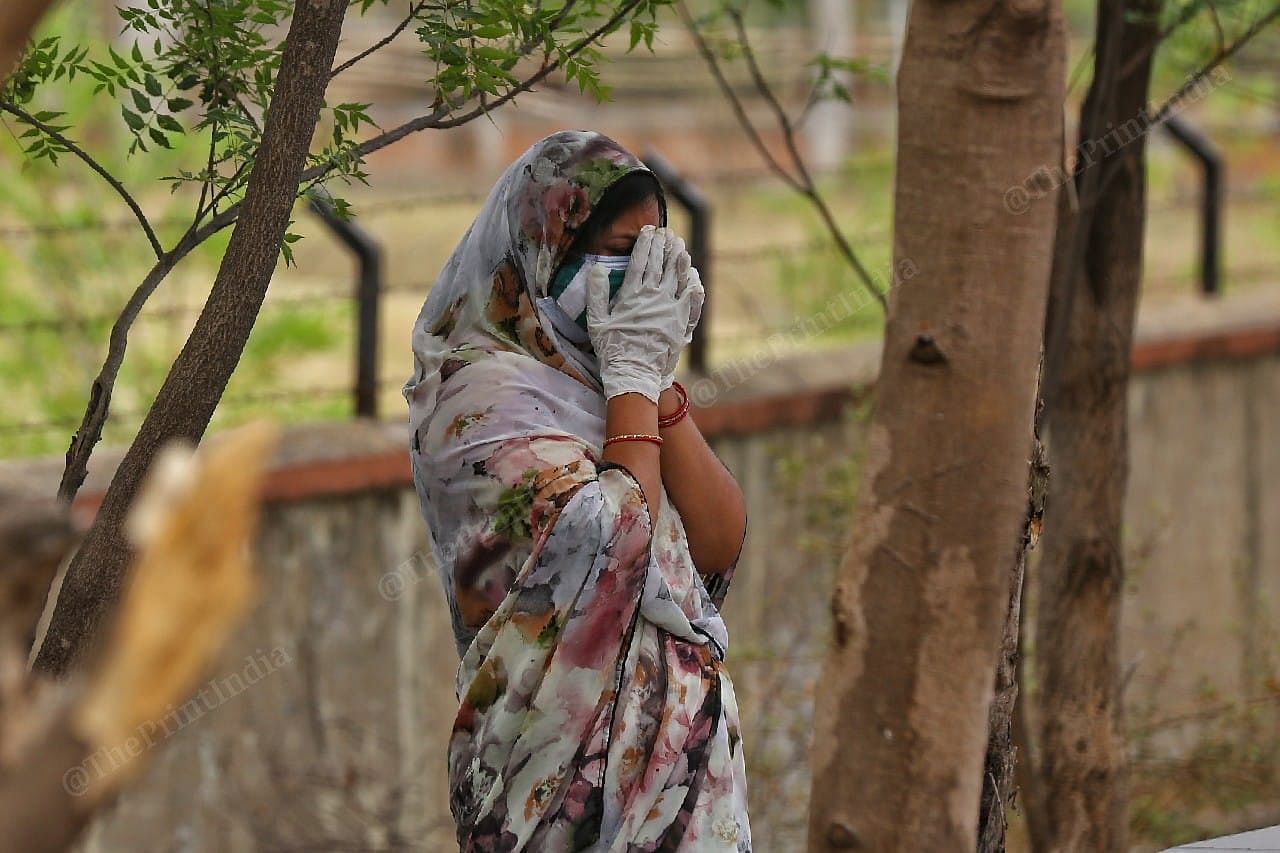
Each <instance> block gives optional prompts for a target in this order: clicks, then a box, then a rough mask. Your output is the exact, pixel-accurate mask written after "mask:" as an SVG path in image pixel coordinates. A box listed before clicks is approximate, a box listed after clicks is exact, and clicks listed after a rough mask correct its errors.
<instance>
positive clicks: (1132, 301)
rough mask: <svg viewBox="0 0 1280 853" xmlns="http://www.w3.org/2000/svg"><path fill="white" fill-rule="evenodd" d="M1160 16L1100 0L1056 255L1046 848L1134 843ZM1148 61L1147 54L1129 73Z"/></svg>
mask: <svg viewBox="0 0 1280 853" xmlns="http://www.w3.org/2000/svg"><path fill="white" fill-rule="evenodd" d="M1157 9H1158V0H1156V2H1152V0H1137V2H1132V0H1130V2H1126V0H1099V4H1098V24H1097V37H1096V51H1095V53H1096V58H1095V69H1094V80H1093V84H1092V86H1091V88H1090V90H1089V94H1088V96H1087V98H1086V100H1085V103H1084V106H1083V108H1082V110H1081V120H1080V132H1079V139H1080V141H1079V143H1078V146H1077V149H1076V150H1077V164H1076V170H1077V171H1076V174H1075V184H1076V188H1077V194H1078V198H1079V207H1078V210H1076V211H1073V210H1071V209H1069V208H1068V207H1066V206H1065V205H1064V206H1062V208H1061V212H1060V217H1059V234H1058V241H1057V246H1056V247H1055V257H1054V280H1053V300H1052V306H1051V313H1050V318H1049V322H1048V339H1047V342H1046V348H1047V350H1048V352H1049V353H1050V356H1051V357H1050V358H1048V359H1047V362H1046V376H1045V388H1046V395H1045V396H1046V425H1047V432H1048V443H1049V460H1050V465H1051V466H1052V468H1053V472H1054V481H1053V495H1052V498H1051V501H1050V506H1049V511H1048V518H1047V520H1046V528H1045V543H1044V554H1043V558H1042V559H1041V561H1040V564H1039V566H1040V572H1041V574H1040V587H1039V589H1040V592H1039V612H1038V618H1037V620H1036V622H1037V628H1036V630H1037V637H1036V640H1037V642H1036V671H1037V673H1039V679H1038V680H1039V683H1040V684H1041V685H1042V688H1041V693H1040V696H1039V701H1038V704H1037V709H1038V712H1039V713H1038V724H1039V734H1040V737H1039V744H1038V746H1039V749H1038V752H1039V755H1040V761H1039V764H1040V767H1039V772H1040V773H1041V777H1042V785H1041V788H1042V790H1043V792H1044V803H1043V807H1044V809H1043V810H1044V813H1045V816H1046V822H1045V826H1044V827H1043V829H1044V830H1045V832H1046V833H1047V839H1045V846H1044V847H1043V848H1042V849H1045V850H1089V851H1122V850H1125V849H1127V846H1128V844H1127V836H1128V826H1127V822H1128V817H1127V792H1126V772H1127V771H1126V761H1125V746H1124V736H1123V731H1122V726H1121V722H1122V718H1121V697H1120V686H1119V684H1120V660H1119V644H1120V636H1119V632H1120V606H1121V596H1122V594H1123V591H1124V563H1123V549H1122V541H1121V530H1122V523H1123V510H1124V493H1125V486H1126V483H1127V479H1128V466H1129V451H1128V437H1127V432H1126V417H1127V411H1126V400H1127V396H1128V383H1129V360H1130V352H1131V350H1132V346H1133V328H1134V317H1135V314H1136V310H1137V303H1138V290H1139V286H1140V284H1141V281H1142V240H1143V230H1144V226H1145V215H1146V211H1145V197H1146V186H1145V176H1144V168H1145V155H1146V123H1145V121H1144V117H1145V108H1146V101H1147V95H1148V88H1149V83H1150V61H1149V57H1150V54H1151V52H1152V49H1153V48H1154V44H1155V42H1156V40H1157V39H1158V28H1157V22H1156V17H1155V12H1156V10H1157ZM1136 55H1145V56H1147V57H1148V58H1147V59H1144V60H1142V61H1140V62H1138V63H1136V65H1135V66H1134V68H1133V70H1132V71H1131V73H1130V74H1129V75H1128V76H1125V77H1121V76H1120V69H1121V68H1122V67H1124V66H1125V65H1126V64H1127V63H1128V62H1129V61H1130V58H1131V57H1134V56H1136ZM1135 122H1137V124H1135ZM1134 130H1138V131H1139V132H1136V133H1134Z"/></svg>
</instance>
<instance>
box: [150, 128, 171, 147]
mask: <svg viewBox="0 0 1280 853" xmlns="http://www.w3.org/2000/svg"><path fill="white" fill-rule="evenodd" d="M147 133H148V134H149V135H150V136H151V139H152V140H153V141H154V142H155V144H156V145H159V146H160V147H161V148H172V147H173V145H172V144H170V142H169V138H168V137H167V136H165V135H164V134H163V133H161V132H160V131H158V130H156V129H155V128H154V127H153V128H151V129H150V130H148V131H147Z"/></svg>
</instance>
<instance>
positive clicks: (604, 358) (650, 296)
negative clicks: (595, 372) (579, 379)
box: [587, 226, 702, 404]
mask: <svg viewBox="0 0 1280 853" xmlns="http://www.w3.org/2000/svg"><path fill="white" fill-rule="evenodd" d="M681 255H684V256H685V260H684V261H683V264H686V265H687V263H688V260H687V253H686V252H684V241H683V240H681V239H680V238H679V237H676V236H675V235H674V234H672V233H671V232H670V231H669V230H668V229H666V228H656V229H655V228H653V227H652V226H645V227H644V228H642V229H641V230H640V234H639V236H638V237H637V238H636V243H635V247H634V248H633V249H632V252H631V264H630V265H629V266H628V267H627V275H626V277H625V278H624V279H623V282H622V287H621V289H619V291H618V295H617V297H616V298H615V300H614V304H613V306H612V307H610V306H609V281H608V274H607V272H606V271H605V270H604V268H603V267H601V266H598V265H593V266H592V267H591V269H590V270H589V271H588V276H587V331H588V334H589V335H590V337H591V345H592V347H593V348H594V349H595V352H596V357H597V359H598V362H599V365H600V380H601V383H602V384H603V385H604V394H605V398H606V399H611V398H613V397H616V396H618V395H619V394H625V393H628V392H636V393H639V394H643V395H644V396H645V397H646V398H648V399H649V400H650V401H651V402H653V403H655V404H656V403H657V401H658V395H659V393H661V391H662V390H663V384H662V383H663V382H664V381H666V374H667V372H668V370H669V366H674V364H675V363H676V362H677V361H678V360H679V357H680V352H681V351H682V350H683V349H684V347H685V346H686V345H687V343H688V339H689V338H690V337H691V333H692V327H691V324H690V318H691V317H695V319H694V320H693V323H694V324H696V322H697V321H696V315H697V314H700V312H701V307H702V286H701V283H696V286H694V285H695V282H694V281H692V280H691V278H690V276H689V271H690V270H691V267H687V266H686V267H685V268H684V272H683V274H682V273H681V265H682V262H681V261H680V257H681ZM682 280H683V282H682ZM695 303H696V305H695ZM672 372H674V371H672ZM667 385H668V386H669V385H670V382H668V383H667Z"/></svg>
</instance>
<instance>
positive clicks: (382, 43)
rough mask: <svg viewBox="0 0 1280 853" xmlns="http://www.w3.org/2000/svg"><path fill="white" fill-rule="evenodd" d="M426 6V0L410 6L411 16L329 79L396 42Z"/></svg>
mask: <svg viewBox="0 0 1280 853" xmlns="http://www.w3.org/2000/svg"><path fill="white" fill-rule="evenodd" d="M426 5H427V2H426V0H421V2H418V3H411V4H409V14H407V15H405V16H404V20H403V21H401V22H400V23H399V24H397V25H396V28H395V29H394V30H392V31H391V32H389V33H387V35H386V36H384V37H383V38H381V39H379V40H378V41H376V42H374V43H373V44H372V45H371V46H370V47H368V48H366V49H365V50H362V51H361V52H360V53H357V54H356V55H355V56H353V57H351V58H350V59H348V60H347V61H346V62H344V63H342V64H341V65H339V66H338V67H337V68H334V69H333V70H332V71H330V72H329V79H330V80H332V79H333V78H334V77H337V76H338V75H339V74H341V73H342V72H343V71H346V70H347V69H348V68H350V67H351V66H353V65H355V64H356V63H357V62H359V61H360V60H362V59H364V58H365V57H367V56H369V55H370V54H372V53H375V52H376V51H379V50H381V49H382V48H384V47H386V46H387V45H389V44H391V43H392V42H393V41H395V40H396V39H397V38H399V37H400V34H401V33H402V32H404V30H405V27H407V26H409V24H410V23H412V22H413V19H414V18H415V17H416V16H417V14H418V13H419V12H421V11H422V10H423V9H424V8H425V7H426Z"/></svg>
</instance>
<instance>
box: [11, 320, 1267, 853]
mask: <svg viewBox="0 0 1280 853" xmlns="http://www.w3.org/2000/svg"><path fill="white" fill-rule="evenodd" d="M1277 317H1280V314H1276V315H1273V320H1272V321H1269V322H1265V323H1261V324H1259V323H1258V322H1256V318H1255V322H1254V323H1253V324H1252V325H1248V326H1243V327H1236V326H1232V327H1230V328H1224V327H1223V326H1222V324H1221V323H1219V322H1216V321H1215V323H1216V324H1215V325H1212V327H1207V328H1195V329H1185V328H1183V329H1175V330H1173V331H1169V330H1167V329H1166V330H1165V331H1164V332H1163V333H1160V332H1159V330H1156V332H1151V331H1150V330H1148V331H1147V332H1144V335H1143V337H1142V338H1141V343H1140V344H1139V346H1138V347H1137V349H1136V350H1135V353H1134V363H1135V367H1136V368H1137V372H1136V374H1135V377H1134V383H1133V390H1132V395H1131V403H1130V430H1131V438H1132V447H1133V465H1132V476H1131V484H1130V490H1129V496H1128V502H1127V509H1126V535H1127V551H1128V564H1129V580H1128V583H1127V586H1126V602H1125V610H1124V624H1123V632H1124V633H1123V655H1124V661H1125V664H1126V672H1127V682H1126V694H1125V701H1126V706H1127V708H1129V710H1130V712H1131V716H1132V719H1131V728H1135V729H1136V730H1138V733H1137V736H1136V737H1135V747H1134V750H1135V760H1136V762H1137V763H1136V764H1135V768H1136V771H1135V772H1136V773H1138V774H1141V773H1142V772H1144V771H1143V769H1142V768H1143V767H1144V766H1147V765H1145V764H1143V762H1147V763H1148V764H1150V766H1151V767H1156V768H1158V767H1161V766H1164V765H1166V764H1168V763H1169V762H1176V761H1180V760H1182V758H1183V757H1185V756H1186V755H1188V754H1189V753H1194V751H1195V749H1196V748H1197V747H1198V746H1200V745H1202V744H1204V743H1205V742H1206V739H1207V738H1210V737H1213V736H1214V735H1213V730H1212V727H1213V725H1214V724H1215V721H1216V720H1218V719H1219V718H1218V717H1215V716H1214V714H1213V713H1210V711H1212V710H1213V709H1214V708H1219V709H1220V708H1222V707H1226V706H1230V707H1231V708H1238V707H1260V708H1263V709H1274V704H1275V703H1274V698H1275V693H1274V691H1275V689H1276V683H1277V682H1276V676H1277V672H1278V669H1277V653H1278V652H1280V644H1278V643H1277V633H1276V626H1277V624H1278V623H1277V622H1276V617H1277V613H1276V612H1275V609H1276V603H1277V601H1280V598H1278V597H1277V593H1278V592H1280V524H1277V523H1276V522H1277V521H1280V443H1277V442H1276V440H1275V436H1277V435H1280V321H1277V320H1275V319H1274V318H1277ZM877 351H878V347H870V348H867V347H859V348H853V349H848V350H829V351H826V352H822V353H816V354H813V353H811V354H807V355H794V356H788V357H783V356H781V355H778V356H777V357H770V358H762V359H760V360H759V364H753V365H746V366H744V365H736V366H730V368H727V369H725V370H721V371H719V373H718V376H719V384H718V385H716V386H715V388H714V393H712V392H713V387H712V386H711V385H706V384H704V385H702V386H700V387H701V393H702V394H703V395H704V397H703V398H704V399H706V398H711V397H714V398H715V401H714V403H712V404H711V405H710V406H708V407H706V408H703V409H700V410H697V411H696V412H695V417H696V418H697V420H698V423H699V425H700V426H701V427H702V428H703V430H704V432H705V433H707V435H708V437H709V439H710V441H711V444H712V446H713V447H714V449H715V451H716V453H717V454H718V455H719V456H720V457H721V458H722V459H723V460H724V462H725V463H726V464H727V465H728V467H729V468H730V469H731V470H732V471H733V473H734V475H735V476H736V477H737V478H738V481H739V483H740V485H741V486H742V489H743V491H744V493H745V495H746V498H747V504H748V519H749V523H748V534H747V539H746V543H745V546H744V548H745V550H744V553H743V555H742V558H741V561H740V564H739V569H738V574H737V576H736V579H735V582H734V588H732V589H731V590H730V593H729V598H728V601H727V604H726V609H725V617H726V619H727V621H728V623H729V630H730V637H731V649H730V653H729V658H728V668H729V671H730V673H731V675H732V677H733V678H734V680H735V683H736V685H737V692H738V696H739V700H740V703H741V714H742V720H743V726H744V742H745V744H746V748H747V750H748V752H747V765H748V771H749V773H750V782H749V792H750V794H749V796H750V803H751V810H752V823H753V832H754V835H755V839H756V848H757V849H759V850H762V851H773V850H781V851H786V850H798V849H802V847H803V832H804V822H805V808H806V803H807V797H808V769H807V750H808V738H809V733H810V731H811V724H810V721H811V714H812V707H813V698H814V691H815V681H816V674H817V670H818V666H819V663H820V660H821V656H822V654H823V650H824V643H825V637H826V631H827V619H828V616H827V613H828V609H827V600H828V590H829V589H830V585H831V577H832V573H833V571H834V567H835V566H836V564H837V562H838V559H839V556H840V554H841V553H842V551H843V549H844V544H845V539H846V536H847V532H848V529H849V522H850V518H851V509H850V507H851V505H852V500H853V496H854V493H855V487H856V482H857V476H858V460H859V453H860V451H858V450H857V448H860V447H861V443H862V442H861V439H862V433H863V425H864V422H865V415H866V408H867V407H866V405H865V397H866V394H865V389H866V387H867V386H868V385H869V383H870V380H871V377H873V376H874V372H875V369H876V364H875V361H876V358H877V357H878V356H877ZM748 379H749V381H748ZM113 458H114V457H113V456H112V454H110V453H103V454H102V455H101V456H100V457H99V463H98V468H96V469H95V472H94V474H93V477H92V479H91V480H90V482H89V484H88V486H87V488H86V492H85V495H84V497H83V498H82V499H81V500H80V502H79V503H78V504H77V510H78V511H79V512H92V511H93V509H94V507H95V505H96V502H97V500H99V499H100V489H101V486H102V484H103V482H104V480H105V478H106V477H107V476H108V475H109V472H110V469H111V467H112V466H111V460H112V459H113ZM57 468H58V466H57V460H49V461H47V462H44V463H23V464H21V465H16V464H9V465H4V466H0V482H7V483H8V484H9V485H10V486H16V487H19V488H22V487H25V488H41V489H46V490H51V489H52V486H51V485H50V484H51V483H54V482H56V473H57ZM266 498H267V501H268V503H267V506H266V508H265V511H264V512H265V515H264V519H263V525H262V529H261V532H260V535H259V538H258V542H257V546H256V547H257V558H258V563H259V567H260V572H261V575H262V599H261V602H260V604H259V606H258V608H257V610H256V612H255V614H254V616H253V617H252V618H251V619H250V621H249V622H248V623H247V625H246V626H245V627H244V629H243V630H242V631H241V632H240V633H239V635H238V636H237V639H236V642H235V648H234V649H233V650H232V651H231V652H230V653H228V654H227V655H226V657H225V659H224V661H223V662H222V664H221V667H220V669H219V671H218V673H217V674H216V675H215V676H214V678H213V679H212V680H211V682H210V685H209V689H208V690H206V691H204V692H203V693H202V694H201V697H202V698H201V700H200V701H201V705H200V707H199V711H200V712H199V713H198V714H194V715H190V719H188V720H187V722H186V723H185V724H184V725H182V726H181V727H180V730H177V731H176V732H175V733H173V734H172V737H169V738H167V740H168V742H167V743H165V745H164V748H163V749H162V750H160V751H158V752H157V754H156V755H155V762H154V764H153V766H152V768H151V770H150V771H149V774H148V776H147V778H146V779H145V780H144V781H142V782H141V783H140V784H139V785H138V786H137V787H136V788H135V789H134V790H132V791H131V792H130V793H129V794H127V795H126V796H125V797H124V798H123V799H122V800H121V802H120V803H119V805H118V806H117V807H116V808H115V809H114V810H113V811H112V812H111V813H110V814H108V815H106V816H104V817H103V818H102V819H100V820H99V821H98V822H97V823H96V824H95V826H94V827H93V829H92V831H91V833H90V835H89V837H88V839H87V841H86V843H85V844H84V849H85V850H87V851H115V850H141V849H148V850H160V849H169V848H173V849H183V850H192V851H204V850H208V851H235V850H253V849H304V848H307V849H360V850H383V849H424V850H437V849H438V850H446V849H451V848H452V846H453V836H452V822H451V820H450V818H449V813H448V808H447V791H446V779H445V767H444V752H445V743H446V738H447V735H448V732H449V729H450V725H451V723H452V718H453V712H454V709H455V703H454V698H453V676H454V671H455V667H456V664H457V659H456V656H455V652H454V650H453V644H452V639H451V634H450V631H449V619H448V611H447V608H446V607H445V605H444V599H443V595H442V592H441V590H440V588H439V581H438V580H437V578H436V576H435V574H434V572H435V570H434V567H433V566H432V565H431V559H430V557H429V556H428V555H429V553H430V552H429V549H428V541H427V533H426V530H425V527H424V524H423V522H422V520H421V518H420V516H419V512H418V506H417V499H416V497H415V495H414V493H413V489H412V483H411V480H410V477H409V468H408V459H407V454H406V451H405V439H404V430H403V428H402V427H401V426H400V425H398V424H396V425H386V424H375V423H367V422H365V423H351V424H326V425H317V426H310V427H303V428H296V429H292V430H290V431H289V432H288V433H287V440H286V444H285V447H284V448H283V449H282V451H281V453H280V456H279V458H278V460H277V462H276V465H275V467H274V469H273V471H272V474H271V476H270V479H269V482H268V485H267V488H266ZM1050 523H1051V522H1050ZM1268 697H1270V699H1268ZM1249 703H1252V704H1249ZM1268 703H1269V704H1268ZM1272 713H1273V711H1272ZM1265 719H1267V720H1270V721H1271V722H1270V723H1269V725H1270V729H1264V730H1263V731H1268V732H1269V734H1268V735H1266V736H1267V737H1270V738H1271V739H1272V740H1274V739H1275V737H1276V735H1275V732H1276V726H1275V717H1274V716H1271V717H1266V718H1265ZM1256 731H1257V730H1255V732H1254V733H1255V734H1256ZM1162 762H1163V763H1164V764H1162ZM1139 781H1140V780H1139ZM1135 784H1139V783H1138V782H1135ZM1207 828H1209V829H1217V828H1218V827H1214V826H1209V827H1207ZM1230 828H1232V827H1231V826H1230V825H1227V824H1224V825H1223V826H1222V829H1223V830H1224V831H1225V830H1226V829H1230Z"/></svg>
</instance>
